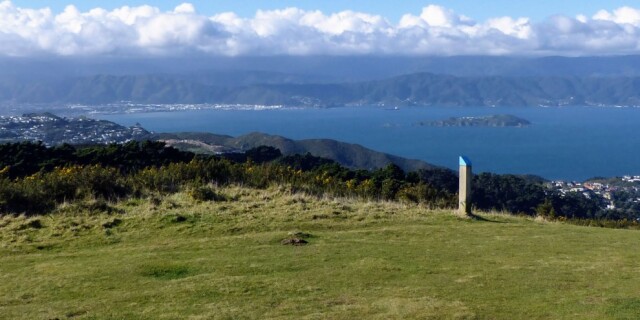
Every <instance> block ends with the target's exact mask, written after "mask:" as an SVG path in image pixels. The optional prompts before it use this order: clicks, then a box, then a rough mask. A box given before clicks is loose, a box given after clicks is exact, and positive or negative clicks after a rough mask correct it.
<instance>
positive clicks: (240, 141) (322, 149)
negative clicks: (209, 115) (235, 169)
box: [147, 132, 437, 172]
mask: <svg viewBox="0 0 640 320" xmlns="http://www.w3.org/2000/svg"><path fill="white" fill-rule="evenodd" d="M147 138H150V139H153V140H163V141H166V142H167V143H168V144H169V145H173V146H175V147H178V148H180V149H183V150H189V151H195V152H199V153H202V152H205V153H207V152H209V153H216V152H234V151H246V150H248V149H251V148H256V147H259V146H270V147H274V148H277V149H279V150H280V151H281V152H282V154H284V155H294V154H306V153H310V154H312V155H313V156H316V157H322V158H326V159H330V160H333V161H336V162H337V163H340V164H341V165H343V166H345V167H348V168H353V169H369V170H371V169H379V168H383V167H385V166H387V165H389V164H391V163H393V164H395V165H397V166H399V167H400V168H402V170H405V171H407V172H410V171H417V170H420V169H434V168H437V167H436V166H434V165H432V164H429V163H426V162H424V161H420V160H413V159H406V158H402V157H398V156H394V155H390V154H386V153H382V152H378V151H374V150H371V149H368V148H365V147H363V146H361V145H358V144H351V143H346V142H340V141H336V140H331V139H306V140H292V139H288V138H285V137H281V136H276V135H269V134H265V133H258V132H254V133H250V134H247V135H242V136H239V137H231V136H226V135H217V134H213V133H202V132H184V133H157V134H152V135H149V136H148V137H147Z"/></svg>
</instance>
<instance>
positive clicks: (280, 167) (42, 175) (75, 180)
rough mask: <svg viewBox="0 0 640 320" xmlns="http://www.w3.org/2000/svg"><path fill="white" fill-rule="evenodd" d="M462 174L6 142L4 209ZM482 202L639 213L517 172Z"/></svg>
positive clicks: (417, 187)
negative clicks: (222, 189)
mask: <svg viewBox="0 0 640 320" xmlns="http://www.w3.org/2000/svg"><path fill="white" fill-rule="evenodd" d="M457 180H458V177H457V175H456V174H455V173H454V172H453V171H451V170H447V169H433V170H420V171H417V172H410V173H405V172H404V171H402V169H401V168H399V167H398V166H396V165H394V164H390V165H388V166H386V167H384V168H381V169H377V170H373V171H367V170H351V169H348V168H345V167H343V166H341V165H339V164H338V163H336V162H333V161H331V160H327V159H323V158H318V157H314V156H312V155H310V154H306V155H293V156H282V154H281V153H280V151H279V150H277V149H275V148H272V147H259V148H256V149H252V150H249V151H247V153H245V154H230V155H225V156H196V155H194V154H193V153H190V152H182V151H179V150H176V149H174V148H172V147H165V145H164V143H162V142H149V141H147V142H130V143H126V144H123V145H108V146H91V147H85V148H78V149H76V148H75V147H72V146H69V145H64V146H60V147H54V148H47V147H45V146H43V145H42V144H35V143H18V144H8V145H0V214H7V213H9V214H20V213H26V214H28V215H36V214H42V213H47V212H51V211H53V210H54V209H56V207H57V206H59V205H60V204H63V203H68V202H73V201H77V200H100V201H107V202H117V201H119V200H121V199H130V198H154V199H155V198H157V197H158V196H160V197H163V196H166V195H168V194H172V193H176V192H182V191H186V192H187V193H188V194H190V195H191V197H192V198H193V199H194V200H197V201H220V200H221V199H222V198H220V195H218V194H217V193H216V192H215V189H213V188H212V186H225V185H230V184H235V185H242V186H246V187H251V188H267V187H270V186H278V187H285V188H288V189H289V190H291V191H292V192H304V193H307V194H310V195H316V196H335V197H357V198H362V199H370V200H389V201H403V202H407V203H414V204H421V205H425V206H427V207H431V208H454V207H455V206H456V205H457V194H456V193H457V183H458V181H457ZM472 205H473V206H474V207H475V208H476V209H480V210H503V211H508V212H512V213H517V214H527V215H536V214H537V215H542V216H545V217H546V218H551V219H553V218H560V217H565V218H573V219H628V220H633V219H634V217H633V216H632V215H631V214H629V213H624V214H623V213H619V212H618V213H616V214H613V213H611V212H609V211H606V210H602V209H601V208H602V203H601V199H598V198H595V197H594V198H593V199H588V198H585V197H581V196H579V195H571V194H569V195H560V194H557V193H554V192H553V191H551V190H548V189H545V188H544V186H542V185H541V184H540V183H539V182H535V181H531V180H527V179H525V178H523V177H519V176H514V175H496V174H489V173H482V174H479V175H477V176H475V177H474V184H473V191H472Z"/></svg>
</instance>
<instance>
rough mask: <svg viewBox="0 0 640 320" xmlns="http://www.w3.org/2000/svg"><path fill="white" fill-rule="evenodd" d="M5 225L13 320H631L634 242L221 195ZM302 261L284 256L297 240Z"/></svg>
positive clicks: (624, 236) (431, 215) (637, 303)
mask: <svg viewBox="0 0 640 320" xmlns="http://www.w3.org/2000/svg"><path fill="white" fill-rule="evenodd" d="M221 193H222V194H224V195H226V196H227V199H232V200H229V201H222V202H194V201H192V200H191V199H190V198H189V197H188V196H187V195H186V194H177V195H173V196H170V197H168V198H164V199H161V201H157V200H156V201H142V200H132V201H129V202H125V203H120V204H118V205H117V206H116V208H115V209H116V210H111V213H110V214H107V213H97V212H95V211H92V210H86V209H82V208H87V207H92V206H90V205H86V204H84V205H78V206H76V205H68V206H66V207H62V208H60V209H59V211H60V212H58V213H57V214H53V215H50V216H43V217H37V218H25V217H4V218H2V219H0V318H6V319H56V318H57V319H264V318H275V319H354V318H355V319H407V318H409V319H411V318H415V319H440V318H446V319H476V318H477V319H636V318H637V317H638V314H640V286H639V285H638V284H639V283H640V250H639V248H640V233H639V231H632V230H619V229H618V230H616V229H602V228H587V227H579V226H573V225H568V224H562V223H550V222H544V221H536V220H532V219H525V218H517V217H512V216H507V215H498V214H484V215H482V217H483V218H485V219H486V220H485V221H483V220H470V219H465V218H460V217H457V216H456V215H454V214H452V213H450V212H445V211H431V210H427V209H424V208H421V207H417V206H409V205H403V204H398V203H385V202H362V201H355V200H349V199H315V198H312V197H307V196H304V195H291V194H288V193H287V192H284V191H280V190H277V189H269V190H250V189H243V188H228V189H223V190H221ZM298 231H299V232H304V233H308V234H309V237H307V238H306V240H307V241H309V244H308V245H306V246H290V245H282V244H281V240H283V239H286V238H288V237H291V233H292V232H298Z"/></svg>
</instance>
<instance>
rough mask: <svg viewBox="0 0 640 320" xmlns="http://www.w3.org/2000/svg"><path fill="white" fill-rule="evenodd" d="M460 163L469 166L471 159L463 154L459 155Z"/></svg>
mask: <svg viewBox="0 0 640 320" xmlns="http://www.w3.org/2000/svg"><path fill="white" fill-rule="evenodd" d="M460 165H461V166H467V167H470V166H471V160H469V158H467V157H465V156H460Z"/></svg>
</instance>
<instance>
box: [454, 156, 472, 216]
mask: <svg viewBox="0 0 640 320" xmlns="http://www.w3.org/2000/svg"><path fill="white" fill-rule="evenodd" d="M472 179H473V173H471V161H470V160H469V159H468V158H467V157H465V156H460V184H459V189H458V195H459V200H458V212H459V213H460V214H464V215H470V214H471V180H472Z"/></svg>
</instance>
